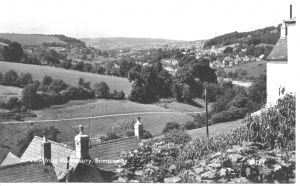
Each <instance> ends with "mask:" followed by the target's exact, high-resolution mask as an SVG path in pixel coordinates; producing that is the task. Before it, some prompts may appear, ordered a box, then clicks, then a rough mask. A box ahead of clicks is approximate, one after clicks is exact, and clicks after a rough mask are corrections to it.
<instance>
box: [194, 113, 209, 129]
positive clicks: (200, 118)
mask: <svg viewBox="0 0 300 186" xmlns="http://www.w3.org/2000/svg"><path fill="white" fill-rule="evenodd" d="M211 116H212V114H211V112H209V113H208V125H210V124H211V123H210V122H209V121H210V120H209V119H210V118H211ZM193 123H194V124H195V125H196V128H202V127H205V126H206V114H205V113H204V114H197V115H196V116H194V120H193Z"/></svg>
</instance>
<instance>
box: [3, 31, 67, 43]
mask: <svg viewBox="0 0 300 186" xmlns="http://www.w3.org/2000/svg"><path fill="white" fill-rule="evenodd" d="M0 38H2V40H9V41H11V42H12V41H16V42H18V43H21V44H22V45H41V44H43V43H58V44H66V43H65V42H64V41H62V40H60V39H58V38H57V37H54V36H51V35H42V34H12V33H0Z"/></svg>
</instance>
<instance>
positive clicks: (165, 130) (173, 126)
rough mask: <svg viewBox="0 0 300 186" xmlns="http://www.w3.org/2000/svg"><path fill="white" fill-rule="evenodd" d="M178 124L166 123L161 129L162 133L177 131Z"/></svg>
mask: <svg viewBox="0 0 300 186" xmlns="http://www.w3.org/2000/svg"><path fill="white" fill-rule="evenodd" d="M179 127H180V126H179V123H176V122H168V123H167V124H166V126H165V128H164V129H163V133H166V132H169V131H170V130H174V129H179Z"/></svg>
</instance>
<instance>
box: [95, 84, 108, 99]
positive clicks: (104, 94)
mask: <svg viewBox="0 0 300 186" xmlns="http://www.w3.org/2000/svg"><path fill="white" fill-rule="evenodd" d="M94 88H95V96H96V97H97V98H108V97H109V87H108V85H107V84H106V83H105V82H100V83H96V84H95V85H94Z"/></svg>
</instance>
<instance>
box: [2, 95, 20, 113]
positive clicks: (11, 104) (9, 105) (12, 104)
mask: <svg viewBox="0 0 300 186" xmlns="http://www.w3.org/2000/svg"><path fill="white" fill-rule="evenodd" d="M18 107H20V102H19V100H18V98H17V97H10V98H9V99H8V101H7V102H6V104H5V108H6V109H8V110H12V109H13V108H18Z"/></svg>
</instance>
